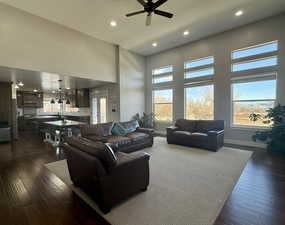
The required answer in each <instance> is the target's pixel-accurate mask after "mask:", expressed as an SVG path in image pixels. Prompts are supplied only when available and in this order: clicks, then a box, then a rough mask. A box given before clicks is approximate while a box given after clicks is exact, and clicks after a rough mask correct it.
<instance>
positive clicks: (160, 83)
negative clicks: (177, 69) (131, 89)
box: [151, 65, 174, 85]
mask: <svg viewBox="0 0 285 225" xmlns="http://www.w3.org/2000/svg"><path fill="white" fill-rule="evenodd" d="M168 67H170V68H171V69H172V72H166V73H161V74H154V71H155V70H160V69H164V68H168ZM173 73H174V67H173V65H167V66H162V67H159V68H154V69H152V70H151V83H152V85H165V84H169V83H172V82H173V81H174V76H173ZM167 76H171V77H172V80H171V81H165V82H158V83H154V79H155V78H160V77H167Z"/></svg>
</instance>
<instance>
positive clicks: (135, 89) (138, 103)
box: [119, 48, 146, 121]
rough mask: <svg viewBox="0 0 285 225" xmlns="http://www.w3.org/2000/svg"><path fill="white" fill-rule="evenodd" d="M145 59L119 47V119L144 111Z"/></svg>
mask: <svg viewBox="0 0 285 225" xmlns="http://www.w3.org/2000/svg"><path fill="white" fill-rule="evenodd" d="M145 71H146V59H145V57H143V56H140V55H138V54H135V53H131V52H129V51H127V50H125V49H123V48H120V49H119V86H120V120H121V121H127V120H130V119H131V118H132V117H133V116H134V115H135V114H136V113H140V114H141V113H143V112H144V111H145Z"/></svg>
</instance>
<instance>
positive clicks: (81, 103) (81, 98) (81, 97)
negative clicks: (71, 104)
mask: <svg viewBox="0 0 285 225" xmlns="http://www.w3.org/2000/svg"><path fill="white" fill-rule="evenodd" d="M75 105H76V107H77V108H84V107H90V98H89V89H87V88H85V89H76V91H75Z"/></svg>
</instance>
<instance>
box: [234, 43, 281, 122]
mask: <svg viewBox="0 0 285 225" xmlns="http://www.w3.org/2000/svg"><path fill="white" fill-rule="evenodd" d="M231 59H232V75H233V76H232V78H231V79H232V124H233V125H234V126H248V127H254V126H259V127H266V126H269V125H270V124H264V123H263V121H262V120H258V121H256V122H253V121H250V119H249V115H250V114H251V113H256V114H260V115H261V116H262V117H263V116H264V115H266V110H267V109H268V108H271V107H274V104H275V100H276V73H273V74H272V70H274V68H275V67H276V66H277V65H278V41H272V42H267V43H263V44H260V45H255V46H250V47H248V48H243V49H238V50H234V51H232V54H231ZM261 68H262V70H261V72H259V71H260V70H259V69H261ZM254 70H255V72H253V71H254ZM256 71H257V72H256ZM238 72H242V76H240V75H239V76H236V74H238ZM267 72H268V73H267ZM265 73H266V74H265ZM253 74H254V75H253Z"/></svg>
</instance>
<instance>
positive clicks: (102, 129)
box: [81, 122, 114, 137]
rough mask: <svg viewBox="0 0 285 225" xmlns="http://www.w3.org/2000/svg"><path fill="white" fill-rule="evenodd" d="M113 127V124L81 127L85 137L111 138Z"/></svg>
mask: <svg viewBox="0 0 285 225" xmlns="http://www.w3.org/2000/svg"><path fill="white" fill-rule="evenodd" d="M113 126H114V123H113V122H110V123H101V124H92V125H84V126H81V134H82V136H83V137H86V136H89V135H96V136H109V135H112V133H111V131H112V128H113Z"/></svg>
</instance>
